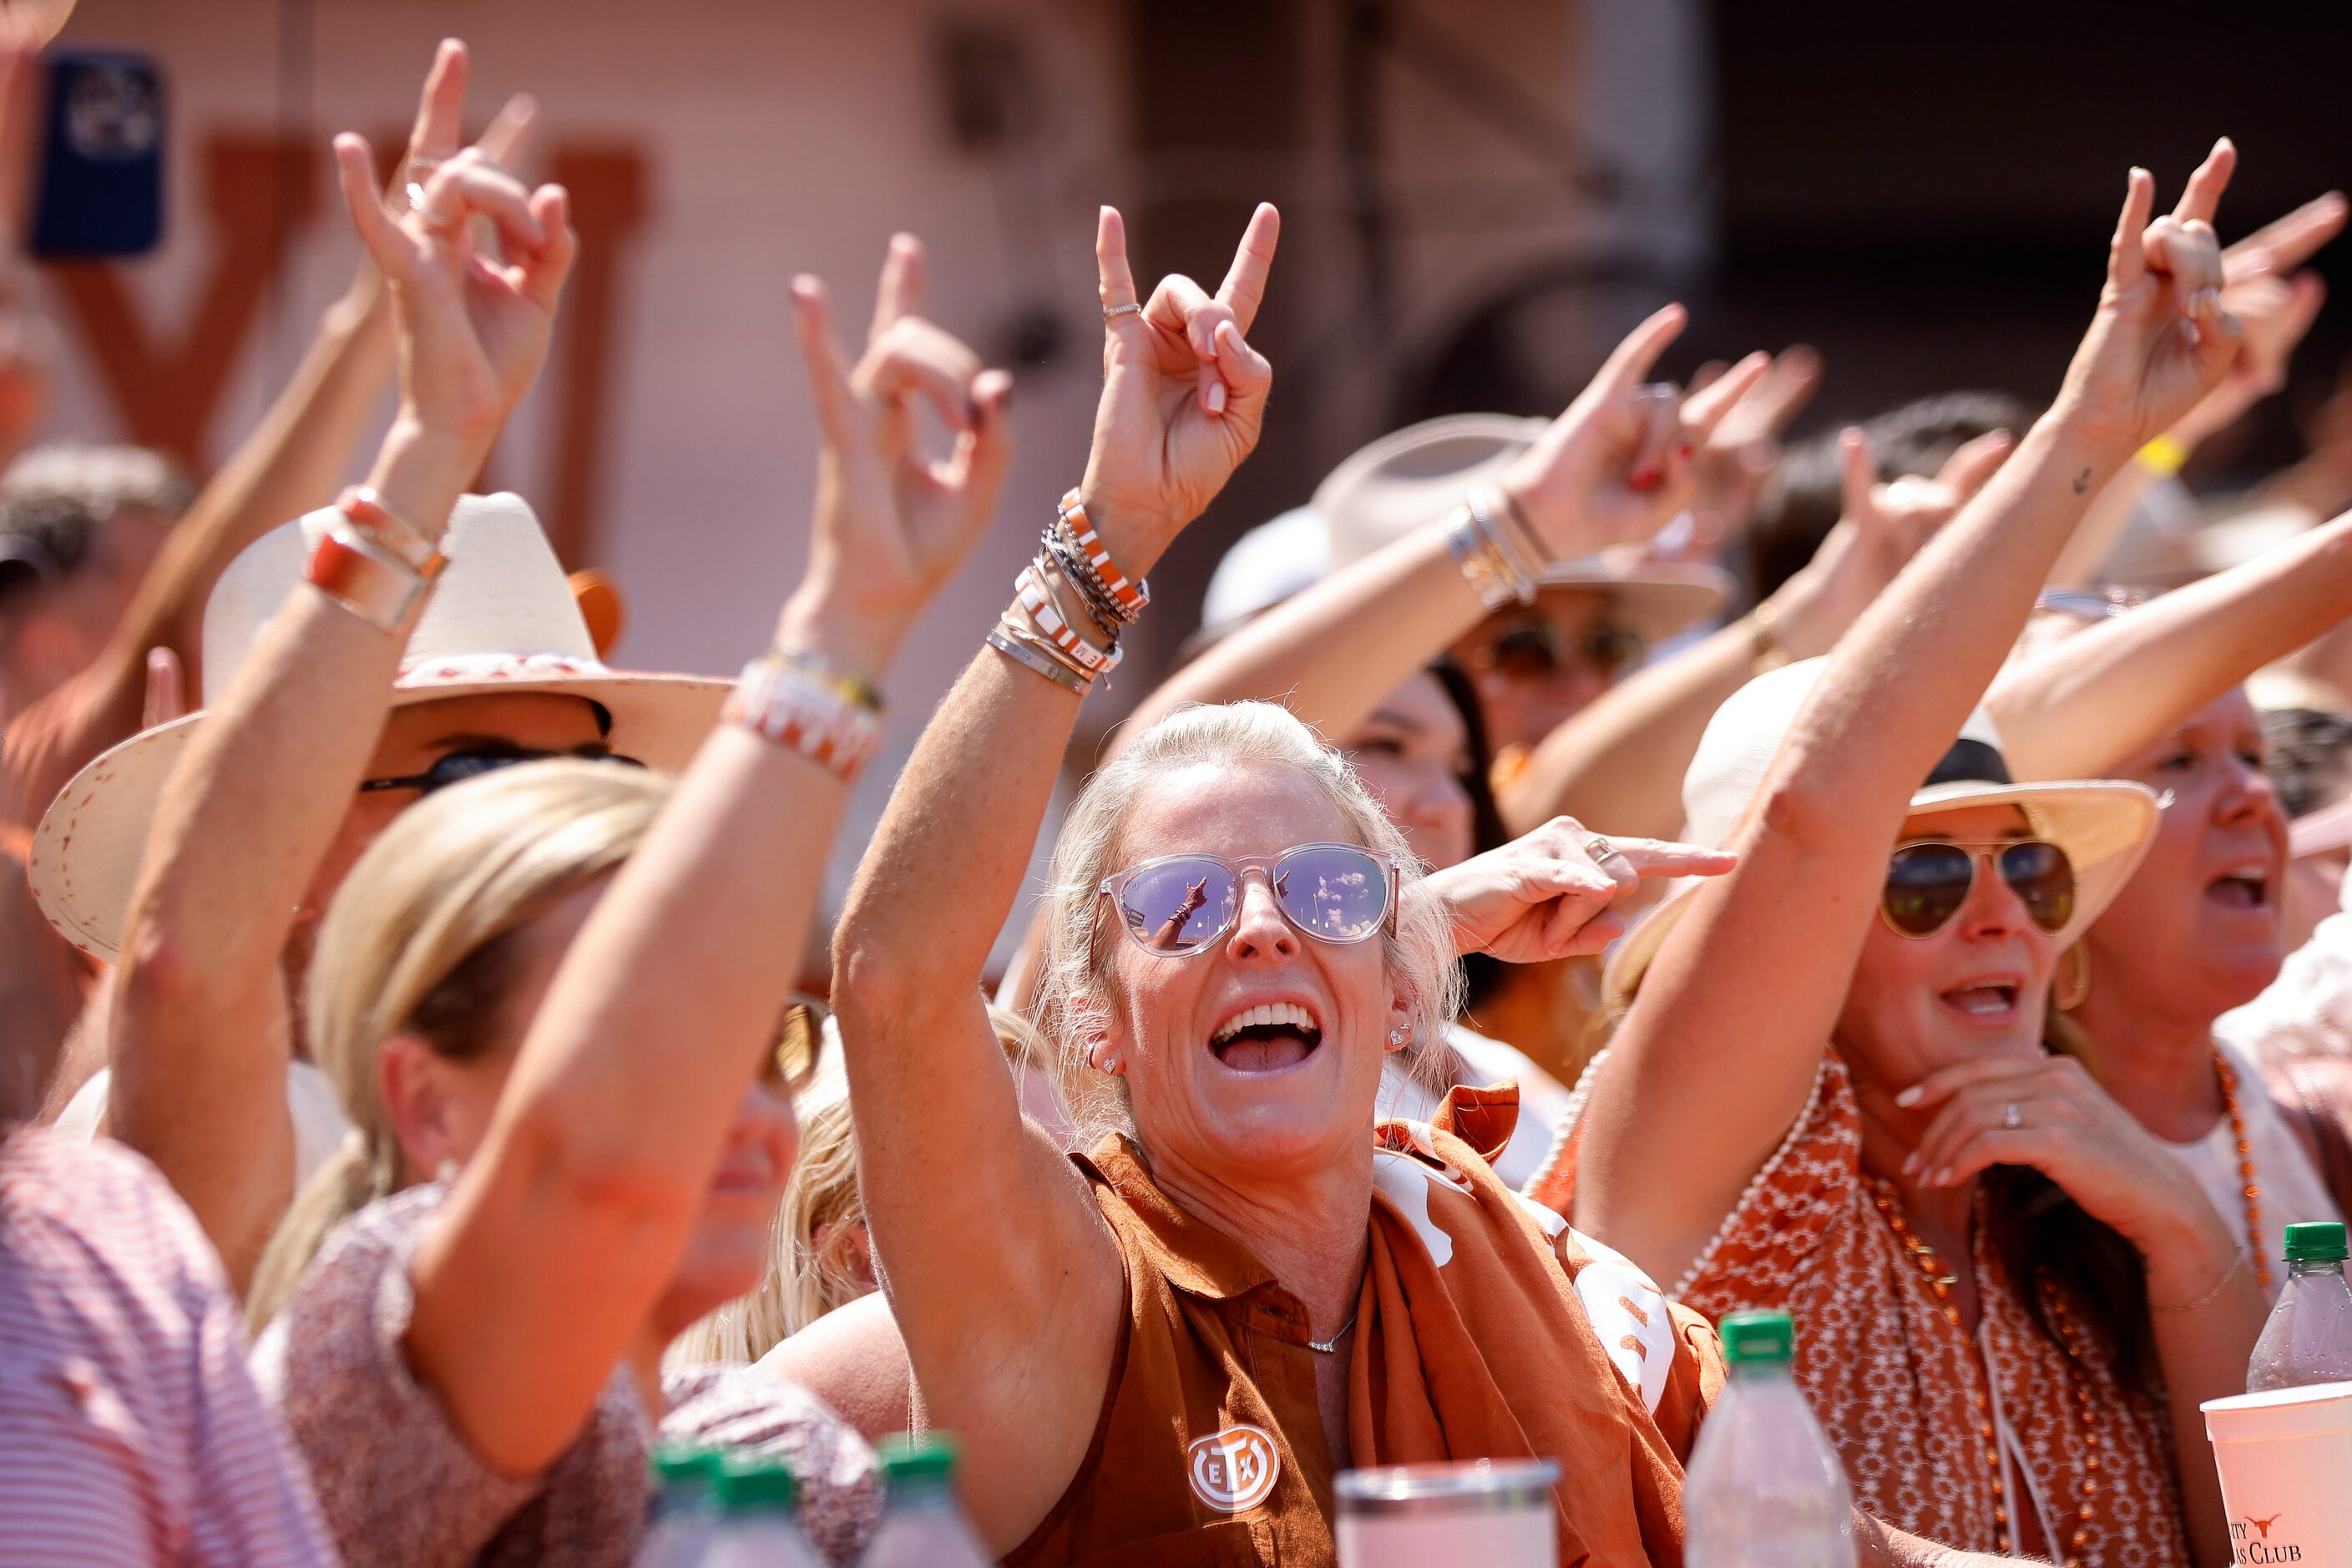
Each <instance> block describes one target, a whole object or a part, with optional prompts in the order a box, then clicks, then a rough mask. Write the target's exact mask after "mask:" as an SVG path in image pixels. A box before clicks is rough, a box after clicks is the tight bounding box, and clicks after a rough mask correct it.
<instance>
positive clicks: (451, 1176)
mask: <svg viewBox="0 0 2352 1568" xmlns="http://www.w3.org/2000/svg"><path fill="white" fill-rule="evenodd" d="M433 1179H434V1180H435V1181H436V1182H439V1183H440V1184H443V1185H444V1186H446V1185H447V1184H449V1183H451V1182H454V1181H456V1180H457V1161H456V1160H454V1159H452V1158H450V1157H449V1156H448V1155H446V1154H444V1155H442V1156H441V1163H439V1164H437V1165H436V1166H434V1167H433Z"/></svg>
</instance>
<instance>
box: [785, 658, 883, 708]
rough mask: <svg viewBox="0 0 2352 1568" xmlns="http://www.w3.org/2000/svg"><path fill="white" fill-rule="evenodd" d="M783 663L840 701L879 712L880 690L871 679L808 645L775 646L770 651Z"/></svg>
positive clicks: (880, 702) (880, 703)
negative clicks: (852, 671) (857, 673)
mask: <svg viewBox="0 0 2352 1568" xmlns="http://www.w3.org/2000/svg"><path fill="white" fill-rule="evenodd" d="M770 651H771V652H772V654H773V655H774V656H775V657H776V658H778V659H781V660H782V662H783V663H784V664H785V665H787V666H789V667H790V668H793V669H796V670H798V671H800V673H801V674H803V675H804V676H806V677H808V678H809V679H811V680H814V681H815V682H816V683H817V684H818V685H819V686H822V687H824V689H826V690H828V691H830V692H832V693H833V694H834V695H835V697H838V698H840V699H841V700H843V701H845V702H848V703H851V704H854V705H855V706H856V707H859V708H863V709H865V710H866V711H867V712H868V713H879V712H881V711H882V707H883V704H882V692H881V689H880V688H878V687H877V686H876V685H875V684H874V683H873V682H872V681H870V680H868V679H866V678H865V677H864V676H862V675H856V674H853V673H851V672H850V671H848V670H845V669H844V668H841V667H840V666H839V665H837V664H835V663H834V662H833V661H832V660H831V659H829V658H825V657H824V655H823V654H821V653H816V652H814V651H812V650H810V649H808V648H800V647H796V648H774V649H771V650H770Z"/></svg>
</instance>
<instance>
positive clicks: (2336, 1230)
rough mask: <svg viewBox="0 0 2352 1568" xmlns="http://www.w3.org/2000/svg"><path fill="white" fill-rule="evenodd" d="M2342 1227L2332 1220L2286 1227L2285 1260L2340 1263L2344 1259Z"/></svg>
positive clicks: (2292, 1261)
mask: <svg viewBox="0 0 2352 1568" xmlns="http://www.w3.org/2000/svg"><path fill="white" fill-rule="evenodd" d="M2344 1257H2345V1247H2344V1227H2343V1226H2341V1225H2339V1224H2337V1223H2336V1221H2334V1220H2323V1221H2319V1222H2315V1223H2314V1224H2310V1225H2291V1226H2287V1227H2286V1260H2287V1261H2288V1262H2289V1263H2305V1262H2311V1263H2341V1262H2342V1261H2344Z"/></svg>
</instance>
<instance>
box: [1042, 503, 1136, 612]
mask: <svg viewBox="0 0 2352 1568" xmlns="http://www.w3.org/2000/svg"><path fill="white" fill-rule="evenodd" d="M1055 516H1056V517H1057V518H1058V519H1059V520H1060V521H1061V524H1062V526H1063V527H1064V528H1066V529H1068V530H1069V531H1070V540H1071V542H1072V543H1074V544H1076V546H1077V547H1078V554H1079V555H1080V556H1081V557H1083V558H1084V559H1085V561H1086V563H1087V565H1088V566H1090V567H1091V568H1093V571H1094V574H1095V576H1096V577H1097V579H1098V580H1099V581H1100V583H1101V584H1102V586H1103V588H1104V590H1105V591H1106V592H1108V594H1109V595H1110V599H1111V602H1112V603H1113V604H1115V605H1118V618H1119V619H1120V620H1122V621H1132V620H1134V619H1135V618H1136V617H1137V616H1140V615H1141V614H1143V610H1144V606H1146V605H1149V604H1150V603H1151V584H1150V583H1148V582H1136V583H1130V582H1129V581H1128V580H1127V574H1125V573H1123V572H1121V571H1120V570H1119V569H1118V563H1117V562H1115V561H1113V560H1112V559H1111V558H1110V552H1109V550H1108V549H1107V548H1105V546H1104V544H1103V542H1102V540H1101V539H1100V538H1099V537H1098V536H1097V534H1096V532H1095V525H1094V524H1093V523H1092V522H1090V521H1087V509H1086V506H1085V503H1083V502H1081V501H1080V500H1078V492H1077V491H1076V490H1072V491H1071V492H1070V493H1069V494H1067V495H1066V496H1064V497H1063V498H1062V504H1061V506H1060V507H1059V508H1058V509H1057V510H1056V511H1055Z"/></svg>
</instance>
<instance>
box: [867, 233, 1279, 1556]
mask: <svg viewBox="0 0 2352 1568" xmlns="http://www.w3.org/2000/svg"><path fill="white" fill-rule="evenodd" d="M1276 233H1277V220H1276V216H1275V212H1274V209H1273V208H1272V207H1260V208H1259V209H1258V210H1257V213H1256V216H1254V217H1253V218H1252V219H1251V220H1250V225H1249V228H1248V230H1247V232H1246V233H1244V236H1243V237H1242V244H1241V248H1240V251H1239V253H1238V254H1237V255H1236V256H1235V258H1234V266H1233V269H1232V271H1231V272H1230V273H1229V274H1228V275H1227V277H1226V279H1225V281H1224V284H1223V287H1222V288H1221V289H1219V290H1218V291H1217V293H1216V294H1215V295H1214V296H1213V297H1212V296H1210V295H1208V294H1206V293H1205V292H1204V291H1202V289H1200V287H1199V286H1198V285H1196V284H1194V283H1192V281H1191V280H1190V279H1182V278H1170V279H1164V280H1162V281H1161V283H1160V286H1159V288H1158V289H1155V290H1154V291H1153V293H1152V296H1151V299H1150V303H1149V305H1148V306H1147V307H1146V308H1145V309H1144V310H1140V311H1138V310H1135V309H1133V307H1134V306H1135V305H1136V303H1137V302H1138V299H1137V294H1136V290H1135V284H1134V279H1133V277H1132V275H1131V274H1130V272H1129V268H1128V261H1127V246H1126V236H1125V229H1124V227H1123V226H1122V225H1121V223H1120V221H1119V216H1118V213H1117V212H1115V211H1113V210H1111V209H1110V208H1108V207H1106V208H1104V209H1103V213H1102V217H1101V226H1100V229H1099V231H1098V232H1097V237H1096V254H1097V260H1098V262H1099V265H1100V269H1101V287H1102V300H1103V305H1104V307H1105V310H1106V311H1107V312H1110V311H1112V310H1116V313H1115V314H1108V315H1107V321H1106V328H1105V331H1104V344H1103V372H1104V375H1103V392H1102V400H1101V402H1100V404H1099V405H1098V407H1097V413H1096V416H1095V434H1094V446H1093V450H1092V452H1091V453H1090V454H1089V456H1088V458H1087V472H1086V477H1085V479H1083V480H1082V481H1081V482H1080V485H1079V487H1078V489H1079V494H1080V497H1081V499H1082V500H1083V501H1084V503H1085V506H1086V510H1087V515H1088V517H1089V518H1090V519H1091V520H1092V521H1093V523H1094V526H1095V528H1096V530H1097V532H1098V534H1099V536H1100V540H1101V542H1102V544H1103V545H1104V546H1105V547H1106V548H1107V549H1108V552H1109V554H1110V557H1111V559H1112V561H1113V562H1114V563H1116V564H1117V566H1118V569H1119V571H1120V572H1121V573H1123V574H1124V575H1125V576H1126V577H1127V578H1129V579H1130V580H1134V579H1139V578H1140V577H1141V575H1142V574H1143V573H1145V572H1146V571H1148V570H1149V569H1150V566H1151V564H1152V563H1154V562H1155V561H1157V560H1158V559H1159V558H1160V553H1161V552H1162V551H1164V550H1165V549H1166V548H1167V546H1168V544H1169V542H1171V540H1173V539H1174V538H1175V536H1176V535H1177V533H1178V532H1179V531H1181V530H1182V528H1183V527H1184V526H1185V525H1186V524H1187V523H1189V522H1190V521H1192V519H1193V518H1194V517H1196V516H1198V515H1199V514H1200V512H1201V510H1202V508H1204V507H1206V506H1207V505H1208V503H1209V501H1210V499H1211V498H1212V497H1213V496H1214V495H1215V494H1216V492H1217V490H1218V489H1220V488H1222V487H1223V484H1224V482H1225V480H1226V479H1227V478H1228V477H1230V476H1231V474H1232V473H1233V471H1234V468H1236V467H1237V466H1239V464H1240V463H1241V461H1242V460H1243V458H1246V457H1247V456H1248V455H1249V453H1250V451H1251V449H1252V448H1253V447H1255V446H1256V445H1257V438H1258V431H1259V426H1260V422H1261V421H1262V420H1263V418H1264V416H1265V402H1266V395H1267V392H1268V390H1269V388H1270V387H1271V385H1272V384H1273V370H1272V368H1271V367H1270V366H1269V365H1268V364H1267V363H1266V362H1265V360H1264V359H1263V358H1261V357H1260V356H1259V355H1258V354H1257V353H1256V352H1255V350H1253V349H1251V348H1250V347H1249V344H1248V342H1247V339H1246V338H1245V336H1244V334H1245V333H1246V332H1247V331H1248V329H1249V327H1250V325H1251V323H1252V322H1253V321H1255V317H1256V314H1257V308H1258V301H1259V300H1260V299H1261V298H1262V297H1263V295H1264V292H1265V279H1266V274H1267V268H1268V267H1269V265H1270V263H1271V262H1272V260H1273V257H1274V248H1275V242H1276ZM1118 307H1126V309H1117V308H1118ZM1063 614H1064V616H1065V618H1066V621H1067V623H1068V624H1069V625H1070V626H1073V627H1077V628H1080V629H1081V631H1082V634H1092V635H1090V636H1088V642H1089V646H1098V639H1099V628H1098V627H1096V626H1094V625H1093V623H1092V622H1091V621H1090V620H1089V619H1088V617H1087V613H1086V612H1085V611H1084V610H1083V609H1080V608H1077V607H1076V604H1075V602H1074V601H1065V607H1064V611H1063ZM1040 657H1043V656H1040ZM1079 701H1080V696H1079V695H1078V694H1077V693H1076V692H1073V691H1072V690H1070V689H1066V688H1065V687H1064V686H1063V685H1062V684H1060V683H1058V682H1057V681H1055V680H1054V679H1048V678H1047V677H1045V676H1044V675H1042V674H1040V673H1038V672H1037V671H1036V670H1034V669H1032V668H1024V667H1023V666H1022V665H1020V664H1017V663H1015V662H1014V661H1013V658H1010V657H1008V656H1007V655H1005V654H1003V653H1001V652H999V651H998V650H996V649H995V648H993V647H987V648H983V649H982V650H981V652H980V655H979V657H978V658H975V659H974V660H973V662H972V664H971V668H968V669H966V670H965V672H964V674H963V678H962V679H961V680H959V681H958V682H957V683H956V687H955V689H954V690H953V691H951V692H950V694H949V695H948V698H947V700H946V701H944V702H943V703H941V704H940V709H939V710H938V712H937V713H936V714H935V715H934V716H933V718H932V720H931V722H930V725H929V728H927V729H926V730H925V731H923V737H922V740H921V741H920V742H918V744H917V745H916V748H915V753H914V756H913V757H912V759H910V760H909V761H908V764H907V771H906V773H904V774H903V775H902V776H901V777H900V779H899V781H898V789H897V790H896V791H895V792H894V793H893V794H892V795H891V798H890V805H889V808H888V810H887V812H886V813H885V814H884V816H883V819H882V825H881V827H880V828H879V829H878V830H877V833H876V835H875V837H874V842H873V844H872V846H871V847H869V848H868V849H867V850H866V858H865V861H864V863H863V864H862V865H860V866H859V868H858V872H857V879H856V884H855V885H854V886H853V887H852V889H851V890H850V895H849V901H848V905H847V907H846V908H845V910H843V912H842V918H841V925H840V928H839V931H838V933H837V934H836V936H835V942H834V1006H835V1016H837V1017H838V1019H839V1021H840V1024H841V1037H842V1045H843V1051H844V1061H845V1065H846V1066H847V1068H848V1070H849V1080H850V1105H851V1108H852V1110H853V1112H854V1113H855V1115H856V1122H857V1142H858V1149H859V1152H860V1156H861V1163H862V1167H863V1169H864V1172H865V1194H866V1223H867V1226H868V1227H869V1228H870V1229H871V1230H872V1232H873V1237H874V1245H875V1250H876V1253H877V1257H878V1258H880V1260H881V1264H882V1268H883V1274H884V1279H885V1288H886V1289H887V1290H888V1291H889V1294H890V1304H891V1308H892V1310H893V1311H894V1313H895V1314H896V1316H897V1318H898V1328H899V1331H900V1332H901V1333H902V1334H903V1335H904V1336H905V1339H906V1344H907V1354H908V1360H909V1363H911V1365H912V1366H913V1369H914V1373H915V1379H916V1382H917V1384H918V1385H919V1387H920V1388H921V1390H922V1396H923V1403H924V1406H925V1408H926V1410H927V1411H928V1412H929V1415H930V1417H931V1418H932V1419H934V1420H936V1421H937V1422H938V1423H939V1424H940V1426H945V1427H948V1428H950V1429H951V1430H953V1431H955V1432H956V1433H957V1434H958V1435H959V1436H961V1438H962V1439H963V1443H964V1454H965V1464H966V1466H967V1468H968V1469H969V1470H970V1472H971V1473H970V1474H969V1475H968V1477H967V1478H966V1484H965V1488H964V1495H965V1497H966V1498H967V1499H969V1500H971V1501H972V1503H973V1506H974V1509H975V1518H976V1521H977V1523H978V1524H979V1526H980V1528H981V1531H982V1534H983V1535H985V1536H986V1537H987V1539H988V1540H989V1542H991V1544H992V1545H993V1546H994V1547H995V1548H996V1549H997V1550H999V1551H1003V1550H1007V1549H1009V1548H1011V1547H1012V1546H1013V1545H1014V1544H1015V1543H1017V1542H1019V1541H1020V1540H1021V1539H1022V1538H1023V1537H1024V1536H1025V1535H1026V1534H1027V1533H1028V1532H1029V1531H1030V1530H1032V1529H1033V1528H1034V1526H1035V1524H1036V1522H1037V1521H1038V1520H1039V1519H1041V1518H1043V1517H1044V1515H1045V1510H1047V1509H1048V1508H1050V1507H1051V1506H1052V1505H1053V1502H1054V1500H1055V1498H1057V1497H1059V1496H1060V1495H1061V1493H1062V1491H1063V1489H1065V1488H1066V1486H1067V1485H1068V1483H1069V1479H1070V1478H1071V1476H1073V1475H1074V1474H1075V1473H1076V1469H1077V1467H1078V1465H1079V1463H1080V1461H1081V1460H1082V1459H1083V1458H1084V1457H1085V1454H1086V1449H1087V1442H1088V1441H1089V1439H1090V1438H1091V1436H1093V1432H1094V1426H1095V1418H1096V1415H1097V1411H1098V1410H1099V1408H1100V1406H1101V1402H1102V1397H1103V1390H1104V1387H1105V1384H1106V1382H1107V1380H1108V1377H1109V1375H1110V1363H1111V1356H1112V1353H1113V1350H1114V1347H1115V1345H1116V1343H1117V1339H1118V1315H1119V1300H1120V1288H1121V1271H1120V1268H1119V1261H1118V1251H1117V1249H1116V1247H1114V1245H1113V1243H1112V1241H1111V1238H1110V1237H1109V1235H1108V1232H1107V1231H1106V1230H1105V1228H1104V1227H1103V1225H1102V1221H1101V1219H1100V1217H1099V1215H1098V1214H1097V1210H1096V1208H1095V1205H1094V1203H1093V1200H1092V1198H1091V1197H1090V1195H1089V1194H1088V1193H1087V1189H1086V1187H1085V1185H1084V1184H1083V1183H1082V1182H1081V1181H1080V1180H1079V1179H1078V1177H1077V1175H1076V1173H1075V1172H1074V1171H1073V1170H1072V1168H1071V1167H1070V1165H1069V1163H1067V1162H1066V1160H1064V1159H1063V1158H1062V1156H1061V1154H1060V1152H1058V1151H1057V1150H1055V1149H1054V1148H1053V1147H1051V1146H1050V1145H1049V1144H1048V1143H1047V1142H1045V1140H1043V1139H1042V1138H1040V1137H1037V1136H1035V1135H1034V1134H1033V1133H1031V1132H1030V1131H1028V1130H1027V1129H1026V1128H1025V1126H1024V1123H1023V1121H1022V1119H1021V1111H1020V1107H1019V1104H1018V1103H1017V1101H1016V1100H1015V1097H1014V1091H1013V1080H1012V1079H1011V1077H1010V1076H1009V1075H1008V1074H1007V1072H1006V1071H1005V1067H1004V1055H1003V1050H1002V1049H1001V1048H1000V1047H998V1045H997V1043H996V1037H995V1036H994V1034H993V1033H992V1031H991V1030H990V1028H989V1025H988V1018H987V1015H986V1013H985V1012H984V1011H983V1009H982V1005H981V1000H980V993H979V985H980V979H981V970H982V965H983V964H984V963H986V961H987V957H988V950H989V946H990V943H991V942H993V941H994V939H995V936H996V932H997V931H998V928H999V927H1001V926H1002V925H1003V922H1004V918H1005V915H1006V913H1007V911H1008V910H1011V909H1012V907H1013V900H1015V898H1016V897H1017V896H1018V894H1019V892H1020V889H1021V879H1022V876H1023V873H1024V870H1025V869H1026V868H1027V865H1028V858H1029V849H1030V845H1031V843H1032V841H1033V840H1034V838H1035V837H1036V832H1037V828H1038V825H1039V824H1040V823H1041V822H1042V821H1043V820H1044V818H1045V807H1046V805H1047V801H1048V798H1049V797H1050V795H1051V794H1052V792H1053V787H1054V781H1055V777H1056V775H1057V774H1058V773H1059V771H1060V766H1061V760H1062V752H1063V750H1064V748H1065V747H1066V744H1067V743H1068V741H1069V736H1070V730H1071V726H1072V724H1073V723H1074V721H1076V717H1077V710H1078V704H1079ZM979 759H984V760H985V764H986V765H984V766H978V765H975V761H976V760H979Z"/></svg>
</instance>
